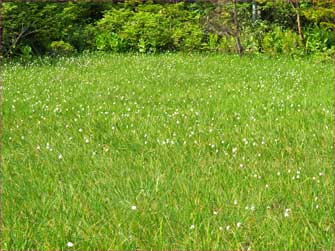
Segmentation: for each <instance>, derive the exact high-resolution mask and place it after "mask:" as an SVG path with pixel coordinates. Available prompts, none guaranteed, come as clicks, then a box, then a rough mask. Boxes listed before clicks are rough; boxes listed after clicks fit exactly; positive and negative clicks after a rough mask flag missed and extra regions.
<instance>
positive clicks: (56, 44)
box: [50, 41, 75, 56]
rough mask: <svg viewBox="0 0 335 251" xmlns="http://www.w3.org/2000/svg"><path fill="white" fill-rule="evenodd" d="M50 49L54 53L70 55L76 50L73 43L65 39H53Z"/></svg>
mask: <svg viewBox="0 0 335 251" xmlns="http://www.w3.org/2000/svg"><path fill="white" fill-rule="evenodd" d="M50 49H51V52H52V54H53V55H62V56H65V55H70V54H72V53H73V52H74V51H75V49H74V48H73V46H72V45H71V44H69V43H67V42H64V41H53V42H52V43H51V44H50Z"/></svg>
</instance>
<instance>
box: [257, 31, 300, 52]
mask: <svg viewBox="0 0 335 251" xmlns="http://www.w3.org/2000/svg"><path fill="white" fill-rule="evenodd" d="M302 48H303V46H302V43H301V41H300V38H299V36H298V34H296V33H294V32H292V31H291V30H282V29H281V28H280V27H275V28H274V29H273V31H271V32H268V33H267V34H266V35H265V36H264V39H263V51H264V52H266V53H269V54H272V55H274V54H280V53H284V54H299V53H300V52H301V50H302Z"/></svg>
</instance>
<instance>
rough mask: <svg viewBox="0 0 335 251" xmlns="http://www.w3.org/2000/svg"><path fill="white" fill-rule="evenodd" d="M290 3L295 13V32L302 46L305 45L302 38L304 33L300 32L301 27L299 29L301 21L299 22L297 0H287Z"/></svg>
mask: <svg viewBox="0 0 335 251" xmlns="http://www.w3.org/2000/svg"><path fill="white" fill-rule="evenodd" d="M289 2H290V3H291V5H292V7H293V9H294V11H295V13H296V17H297V18H296V20H297V30H298V35H299V38H300V41H301V43H302V44H303V45H305V38H304V33H303V32H302V27H301V20H300V13H299V12H300V5H299V0H289Z"/></svg>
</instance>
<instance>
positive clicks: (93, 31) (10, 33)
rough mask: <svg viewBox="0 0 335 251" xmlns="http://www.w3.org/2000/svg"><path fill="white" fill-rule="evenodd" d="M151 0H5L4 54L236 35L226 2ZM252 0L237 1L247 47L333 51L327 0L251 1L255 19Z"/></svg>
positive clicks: (169, 46)
mask: <svg viewBox="0 0 335 251" xmlns="http://www.w3.org/2000/svg"><path fill="white" fill-rule="evenodd" d="M153 2H154V1H151V2H150V1H148V2H146V3H145V4H143V3H142V1H138V0H128V1H125V2H124V3H118V4H116V3H93V2H66V3H46V2H40V3H37V2H32V3H23V2H21V3H17V2H12V3H3V5H2V6H3V9H2V13H3V55H4V56H5V57H14V56H19V55H21V56H23V57H25V58H29V57H31V56H32V55H36V54H37V55H41V54H50V53H51V54H52V53H55V50H54V49H53V48H52V47H51V46H50V45H51V43H52V42H53V41H63V42H64V43H66V44H68V45H70V46H71V47H73V50H72V49H71V50H68V52H67V53H66V54H68V53H70V52H71V51H72V52H76V51H77V52H82V51H87V50H91V51H92V50H102V51H112V52H128V51H137V52H141V53H155V52H164V51H222V52H236V49H234V48H233V45H234V40H233V39H232V38H231V37H230V38H229V36H233V37H235V38H236V34H237V33H236V32H237V30H236V27H235V24H234V20H233V16H234V15H233V5H232V4H231V2H232V1H218V3H215V2H213V3H210V2H201V3H200V2H197V3H184V2H178V3H173V4H171V3H170V4H163V3H157V1H156V3H153ZM251 2H252V1H247V2H241V3H238V4H237V15H238V21H239V26H240V27H239V30H240V38H241V44H242V47H244V48H245V50H246V52H248V53H270V54H278V53H294V54H314V53H319V52H320V53H324V52H325V51H328V50H332V45H333V44H334V35H333V33H332V28H333V19H332V18H333V16H332V15H333V14H332V13H333V10H334V4H333V1H331V0H323V1H311V0H301V1H299V4H298V5H296V6H295V7H294V6H293V5H292V4H290V3H289V1H279V0H278V1H265V0H257V1H255V2H256V3H257V16H256V20H255V21H253V19H252V17H251ZM297 13H298V14H299V15H300V18H301V26H302V32H303V36H304V39H303V40H304V41H300V42H299V41H298V40H297V39H298V38H297V36H296V35H295V34H297V33H298V29H297V24H296V22H297V21H296V16H297ZM299 34H300V33H299ZM300 40H302V39H301V38H300ZM62 53H63V52H62ZM62 53H60V54H62Z"/></svg>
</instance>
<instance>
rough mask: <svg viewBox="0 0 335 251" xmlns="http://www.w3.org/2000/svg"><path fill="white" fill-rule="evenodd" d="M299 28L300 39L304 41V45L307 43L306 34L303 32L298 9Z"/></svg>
mask: <svg viewBox="0 0 335 251" xmlns="http://www.w3.org/2000/svg"><path fill="white" fill-rule="evenodd" d="M297 28H298V34H299V37H300V41H301V42H302V44H303V45H305V38H304V34H303V32H302V28H301V22H300V14H299V11H297Z"/></svg>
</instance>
